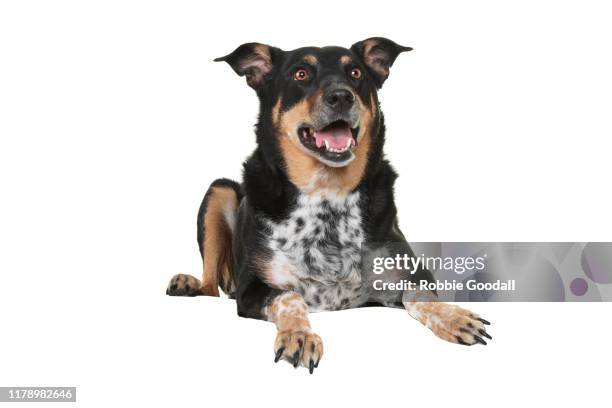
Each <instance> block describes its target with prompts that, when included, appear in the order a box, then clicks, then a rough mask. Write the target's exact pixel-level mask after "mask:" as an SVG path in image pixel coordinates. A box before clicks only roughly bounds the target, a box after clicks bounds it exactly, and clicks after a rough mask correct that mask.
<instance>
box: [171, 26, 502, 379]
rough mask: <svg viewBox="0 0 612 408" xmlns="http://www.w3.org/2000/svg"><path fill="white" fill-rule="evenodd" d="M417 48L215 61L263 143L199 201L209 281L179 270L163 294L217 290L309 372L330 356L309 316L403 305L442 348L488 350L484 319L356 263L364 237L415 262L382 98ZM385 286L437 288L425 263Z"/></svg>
mask: <svg viewBox="0 0 612 408" xmlns="http://www.w3.org/2000/svg"><path fill="white" fill-rule="evenodd" d="M410 50H411V48H410V47H404V46H401V45H398V44H396V43H395V42H393V41H391V40H389V39H386V38H380V37H373V38H368V39H366V40H363V41H359V42H357V43H355V44H353V45H352V46H351V47H350V48H348V49H347V48H342V47H335V46H333V47H323V48H318V47H305V48H299V49H296V50H293V51H283V50H281V49H279V48H276V47H272V46H269V45H265V44H260V43H247V44H243V45H241V46H239V47H238V48H237V49H236V50H235V51H233V52H232V53H231V54H228V55H226V56H224V57H221V58H217V59H215V61H225V62H226V63H227V64H229V65H230V66H231V68H232V69H233V70H234V71H235V72H236V73H237V74H238V75H239V76H244V77H246V82H247V84H248V85H249V86H250V87H251V88H253V89H254V90H255V92H256V93H257V96H258V98H259V119H258V122H257V124H256V128H255V133H256V141H257V147H256V149H255V151H254V152H253V153H252V154H251V155H250V156H249V157H248V159H247V160H246V162H245V163H244V165H243V181H242V183H240V184H239V183H237V182H235V181H231V180H228V179H218V180H216V181H214V182H213V183H212V184H211V185H210V187H209V189H208V191H207V192H206V194H205V196H204V200H203V202H202V204H201V206H200V209H199V212H198V217H197V239H198V245H199V248H200V253H201V255H202V259H203V264H204V273H203V278H202V281H200V280H199V279H197V278H195V277H193V276H190V275H184V274H178V275H175V276H174V277H173V278H172V279H171V280H170V283H169V285H168V287H167V290H166V293H167V294H168V295H171V296H198V295H205V296H219V287H220V288H221V289H222V290H223V292H225V293H226V294H227V295H228V296H229V297H230V298H234V299H236V304H237V309H238V315H239V316H242V317H248V318H254V319H262V320H267V321H270V322H273V323H275V324H276V327H277V329H278V332H277V336H276V340H275V342H274V361H275V362H277V361H279V360H281V359H283V360H286V361H288V362H289V363H291V364H293V366H294V367H297V366H298V365H299V366H303V367H306V368H307V369H308V370H309V371H310V373H311V374H312V372H313V370H314V369H315V368H316V367H317V366H318V365H319V361H320V359H321V356H322V355H323V343H322V341H321V338H320V337H319V336H318V335H317V334H316V333H315V332H313V330H312V329H311V326H310V322H309V320H308V313H309V312H314V311H322V310H341V309H348V308H356V307H363V306H371V305H379V306H387V307H399V308H405V309H406V310H407V311H408V313H409V314H410V316H412V317H413V318H414V319H416V320H418V321H419V322H421V323H422V324H424V325H425V326H427V327H428V328H430V329H431V330H432V331H433V333H434V334H436V335H437V336H438V337H440V338H442V339H444V340H447V341H449V342H453V343H458V344H463V345H473V344H483V345H486V344H487V343H486V341H485V340H484V339H483V337H484V338H487V339H491V336H490V335H489V334H488V333H487V332H486V330H485V326H486V325H488V324H490V323H489V322H488V321H486V320H485V319H483V318H481V317H480V316H478V315H476V314H474V313H472V312H470V311H468V310H465V309H462V308H460V307H458V306H454V305H450V304H446V303H443V302H440V301H437V294H436V293H435V292H434V291H428V290H411V291H409V290H405V291H377V290H374V289H373V285H372V279H373V278H372V274H368V273H365V271H364V270H363V268H362V263H363V262H362V261H363V248H364V247H366V246H367V245H368V244H370V243H374V245H375V246H376V248H377V250H378V251H383V252H384V253H386V255H388V256H394V255H395V254H397V253H400V252H401V253H404V254H409V255H410V256H413V254H412V251H411V249H410V246H409V245H408V243H407V242H406V239H405V238H404V235H403V234H402V232H401V231H400V229H399V227H398V221H397V208H396V206H395V203H394V195H393V188H394V182H395V180H396V178H397V174H396V172H395V171H394V170H393V168H392V167H391V165H390V164H389V162H388V161H387V160H385V158H384V155H383V146H384V141H385V125H384V117H383V113H382V111H381V109H380V106H379V100H378V91H379V89H381V87H382V86H383V84H384V83H385V81H386V79H387V77H388V76H389V70H390V68H391V67H392V65H393V63H394V62H395V60H396V58H397V57H398V56H399V55H400V54H401V53H403V52H406V51H410ZM376 243H377V244H376ZM390 243H393V245H390ZM398 245H399V247H398ZM398 248H399V249H398ZM388 279H391V280H396V281H398V280H400V279H408V280H410V281H413V282H419V281H421V280H425V281H427V282H434V278H433V276H432V274H431V272H430V271H428V270H426V269H423V268H420V269H419V270H417V271H414V273H406V272H405V271H398V270H396V271H394V273H392V274H391V275H390V277H388Z"/></svg>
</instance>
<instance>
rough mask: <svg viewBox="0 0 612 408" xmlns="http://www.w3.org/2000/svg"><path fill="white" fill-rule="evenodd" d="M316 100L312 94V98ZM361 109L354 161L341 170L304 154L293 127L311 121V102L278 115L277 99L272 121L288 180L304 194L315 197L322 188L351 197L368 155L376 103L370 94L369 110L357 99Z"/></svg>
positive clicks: (306, 101) (303, 102) (303, 103)
mask: <svg viewBox="0 0 612 408" xmlns="http://www.w3.org/2000/svg"><path fill="white" fill-rule="evenodd" d="M316 97H318V95H315V97H314V98H316ZM357 100H358V103H359V106H360V109H361V114H360V116H361V123H360V131H359V133H360V134H359V135H358V137H357V140H358V144H357V147H355V150H354V154H355V159H354V160H353V161H352V162H350V163H349V164H348V165H347V166H344V167H328V166H326V165H324V164H323V163H321V162H319V161H318V160H317V159H316V158H314V157H312V156H311V155H309V154H308V153H306V152H304V150H303V147H302V146H301V143H300V141H299V140H298V137H297V135H296V131H295V129H296V127H297V126H299V124H300V123H301V122H307V121H308V120H309V118H310V109H311V106H312V102H311V101H309V100H304V101H302V102H300V103H298V104H297V105H296V106H294V107H293V108H292V109H290V110H289V111H287V112H282V113H281V112H280V100H279V101H278V102H277V104H276V106H275V108H274V109H273V111H272V118H273V120H274V119H275V118H276V121H275V122H274V123H275V124H276V126H277V128H278V129H279V130H280V132H279V135H278V137H279V144H280V148H281V151H282V153H283V157H284V159H285V163H286V166H287V173H288V176H289V179H290V180H291V182H292V183H293V184H295V185H296V186H297V187H298V188H299V189H300V190H302V191H303V192H304V193H306V194H318V193H321V192H322V190H323V189H325V190H327V191H330V190H331V191H334V192H336V193H337V194H339V195H344V196H346V195H348V194H350V193H351V192H352V191H353V190H354V189H355V188H356V187H357V185H358V184H359V182H360V181H361V178H362V177H363V173H364V171H365V168H366V165H367V162H368V153H369V151H370V146H371V143H372V132H373V122H374V116H375V109H376V106H377V105H376V101H375V99H374V96H373V95H370V108H369V109H368V108H367V107H366V106H365V105H364V103H363V101H362V100H361V99H360V98H359V97H357Z"/></svg>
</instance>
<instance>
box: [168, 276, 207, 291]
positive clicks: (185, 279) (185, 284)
mask: <svg viewBox="0 0 612 408" xmlns="http://www.w3.org/2000/svg"><path fill="white" fill-rule="evenodd" d="M201 286H202V284H201V283H200V280H199V279H198V278H195V277H193V276H191V275H184V274H182V273H179V274H177V275H174V276H173V277H172V279H170V283H168V288H167V289H166V295H169V296H197V295H199V294H200V287H201Z"/></svg>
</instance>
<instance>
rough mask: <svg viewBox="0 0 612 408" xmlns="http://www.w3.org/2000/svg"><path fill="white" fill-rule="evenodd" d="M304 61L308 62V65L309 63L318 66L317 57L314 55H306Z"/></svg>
mask: <svg viewBox="0 0 612 408" xmlns="http://www.w3.org/2000/svg"><path fill="white" fill-rule="evenodd" d="M303 59H304V62H306V63H308V64H310V65H316V63H317V57H315V56H314V55H312V54H307V55H304V58H303Z"/></svg>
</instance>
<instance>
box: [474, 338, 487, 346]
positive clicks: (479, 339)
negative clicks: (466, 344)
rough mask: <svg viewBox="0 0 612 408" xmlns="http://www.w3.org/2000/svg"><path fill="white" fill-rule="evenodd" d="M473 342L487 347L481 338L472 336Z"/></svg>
mask: <svg viewBox="0 0 612 408" xmlns="http://www.w3.org/2000/svg"><path fill="white" fill-rule="evenodd" d="M474 340H476V341H477V342H478V343H480V344H483V345H485V346H486V345H487V342H486V341H484V340H483V339H482V338H481V337H478V336H474Z"/></svg>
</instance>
